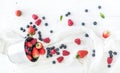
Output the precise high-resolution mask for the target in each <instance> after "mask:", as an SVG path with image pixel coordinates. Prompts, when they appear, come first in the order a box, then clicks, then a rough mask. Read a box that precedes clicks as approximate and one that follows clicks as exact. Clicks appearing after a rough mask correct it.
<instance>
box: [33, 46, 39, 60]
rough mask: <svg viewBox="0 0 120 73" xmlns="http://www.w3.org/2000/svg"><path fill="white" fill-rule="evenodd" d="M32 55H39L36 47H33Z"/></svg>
mask: <svg viewBox="0 0 120 73" xmlns="http://www.w3.org/2000/svg"><path fill="white" fill-rule="evenodd" d="M32 56H33V58H38V57H39V56H40V54H39V51H38V49H37V48H33V50H32Z"/></svg>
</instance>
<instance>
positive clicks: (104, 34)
mask: <svg viewBox="0 0 120 73" xmlns="http://www.w3.org/2000/svg"><path fill="white" fill-rule="evenodd" d="M102 36H103V38H108V37H109V36H110V32H109V31H104V32H103V34H102Z"/></svg>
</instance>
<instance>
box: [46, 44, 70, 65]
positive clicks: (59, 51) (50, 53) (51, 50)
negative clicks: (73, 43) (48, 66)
mask: <svg viewBox="0 0 120 73" xmlns="http://www.w3.org/2000/svg"><path fill="white" fill-rule="evenodd" d="M46 50H47V55H46V58H50V57H54V56H57V58H56V59H55V60H53V61H52V63H53V64H56V61H57V62H58V63H62V61H63V60H64V57H66V56H69V55H70V52H69V51H68V50H67V45H65V44H61V45H60V46H59V48H56V47H55V46H52V47H47V48H46Z"/></svg>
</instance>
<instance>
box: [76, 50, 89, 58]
mask: <svg viewBox="0 0 120 73" xmlns="http://www.w3.org/2000/svg"><path fill="white" fill-rule="evenodd" d="M77 54H78V56H79V58H84V57H85V56H86V55H87V54H88V51H87V50H79V51H78V53H77Z"/></svg>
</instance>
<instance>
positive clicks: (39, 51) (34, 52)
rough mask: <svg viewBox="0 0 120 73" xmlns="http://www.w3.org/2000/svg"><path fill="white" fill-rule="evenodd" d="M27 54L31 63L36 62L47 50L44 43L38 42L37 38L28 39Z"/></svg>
mask: <svg viewBox="0 0 120 73" xmlns="http://www.w3.org/2000/svg"><path fill="white" fill-rule="evenodd" d="M25 53H26V56H27V58H28V59H29V60H30V61H32V62H35V61H37V59H38V58H39V56H40V55H44V54H45V49H44V47H43V45H42V43H40V42H38V41H37V39H36V38H31V37H28V38H27V39H26V40H25Z"/></svg>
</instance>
